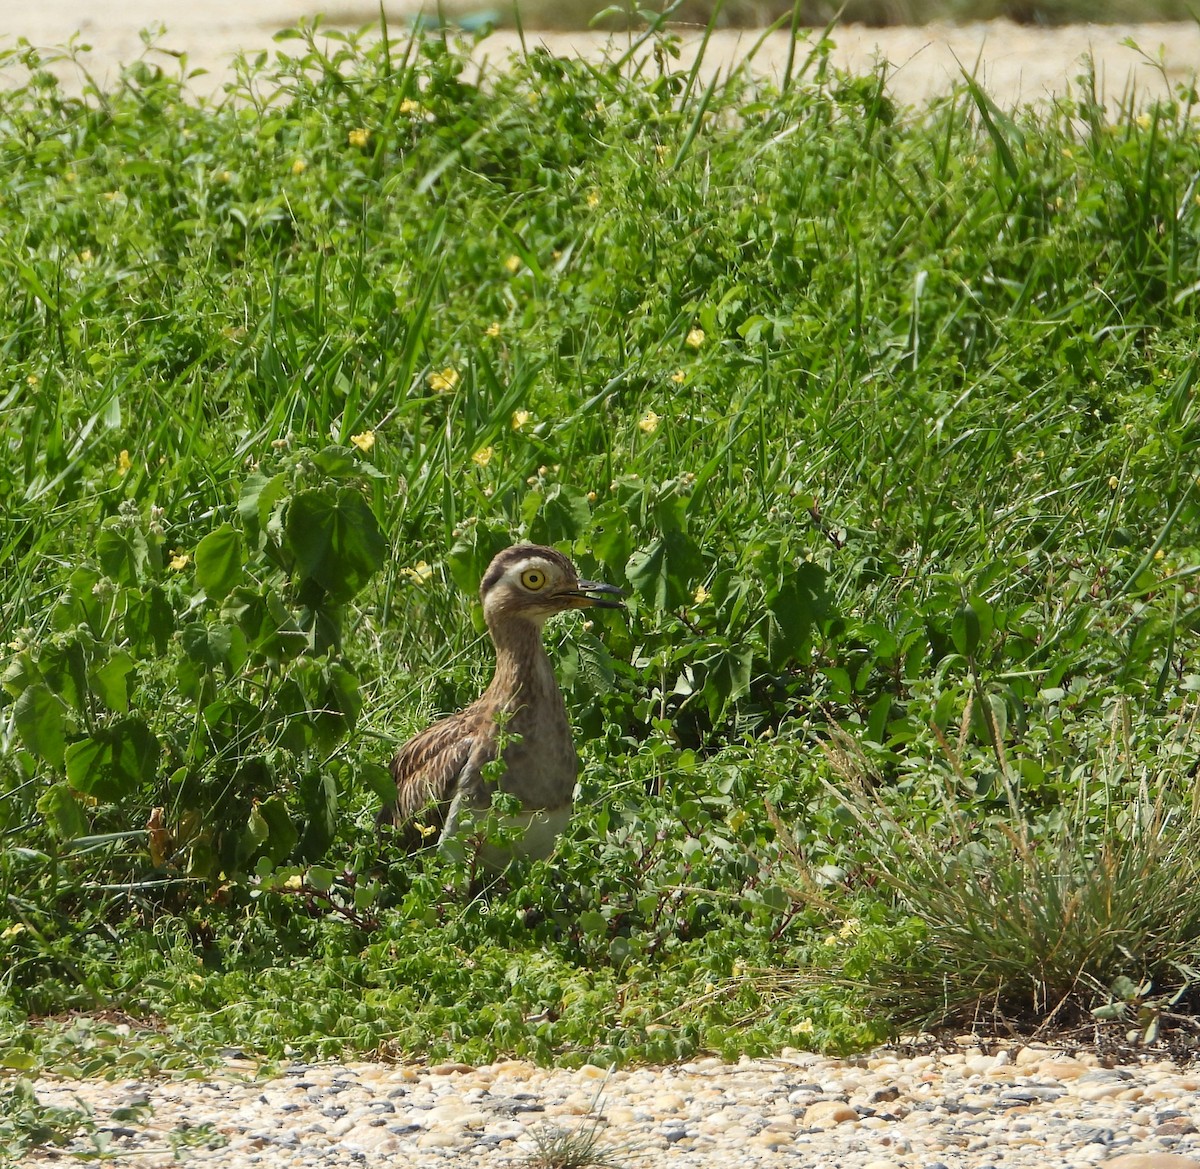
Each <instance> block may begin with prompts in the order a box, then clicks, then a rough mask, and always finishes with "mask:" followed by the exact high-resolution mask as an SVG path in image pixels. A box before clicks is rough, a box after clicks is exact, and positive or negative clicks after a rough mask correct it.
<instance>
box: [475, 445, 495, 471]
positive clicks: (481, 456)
mask: <svg viewBox="0 0 1200 1169" xmlns="http://www.w3.org/2000/svg"><path fill="white" fill-rule="evenodd" d="M495 453H496V448H495V447H491V446H485V447H481V448H480V449H479V450H477V451H476V452H475V453H474V454H473V455H472V456H471V462H472V463H474V464H475V466H477V467H486V466H487V465H488V463H490V462H491V461H492V455H494V454H495Z"/></svg>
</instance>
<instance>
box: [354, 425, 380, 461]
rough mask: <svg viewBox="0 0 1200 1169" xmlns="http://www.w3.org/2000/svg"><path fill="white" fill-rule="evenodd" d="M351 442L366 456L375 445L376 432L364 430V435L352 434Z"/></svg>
mask: <svg viewBox="0 0 1200 1169" xmlns="http://www.w3.org/2000/svg"><path fill="white" fill-rule="evenodd" d="M350 442H351V443H352V444H353V445H354V446H356V447H358V449H359V450H360V451H362V453H363V454H364V455H365V454H366V453H367V452H368V451H370V449H371V448H372V447H373V446H374V445H375V432H374V431H373V430H364V431H363V432H362V434H352V435H351V436H350Z"/></svg>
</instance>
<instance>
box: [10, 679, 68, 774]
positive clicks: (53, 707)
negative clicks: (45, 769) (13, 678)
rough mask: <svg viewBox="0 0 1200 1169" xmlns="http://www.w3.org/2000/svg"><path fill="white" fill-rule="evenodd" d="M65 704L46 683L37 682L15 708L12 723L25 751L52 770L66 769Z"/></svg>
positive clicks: (24, 693) (26, 690)
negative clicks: (64, 764)
mask: <svg viewBox="0 0 1200 1169" xmlns="http://www.w3.org/2000/svg"><path fill="white" fill-rule="evenodd" d="M63 709H64V707H63V702H62V699H61V698H59V697H58V695H56V694H54V693H53V692H52V691H51V689H50V687H49V686H47V685H46V684H45V683H44V682H35V683H34V684H33V685H32V686H29V687H27V688H26V689H25V691H24V692H23V693H22V695H21V697H20V698H18V699H17V701H16V704H15V705H14V706H13V722H14V724H15V725H16V728H17V733H18V734H19V735H20V736H21V742H22V743H23V744H24V745H25V747H26V749H27V750H29V751H31V752H32V753H33V754H34V755H36V756H37V757H38V758H39V759H42V760H44V761H45V762H46V763H49V764H50V765H51V766H53V767H61V766H62V765H63V757H64V751H65V748H66V741H67V740H66V730H65V727H64V721H63Z"/></svg>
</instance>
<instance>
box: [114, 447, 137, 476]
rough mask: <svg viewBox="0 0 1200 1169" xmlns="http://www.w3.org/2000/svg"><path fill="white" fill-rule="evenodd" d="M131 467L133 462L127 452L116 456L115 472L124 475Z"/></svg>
mask: <svg viewBox="0 0 1200 1169" xmlns="http://www.w3.org/2000/svg"><path fill="white" fill-rule="evenodd" d="M132 466H133V460H132V459H131V458H130V457H129V452H128V451H122V452H121V453H120V454H119V455H118V456H117V470H118V471H119V472H120V473H121V474H122V475H124V474H125V473H126V472H127V471H128V470H129V468H130V467H132Z"/></svg>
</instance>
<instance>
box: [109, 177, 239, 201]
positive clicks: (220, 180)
mask: <svg viewBox="0 0 1200 1169" xmlns="http://www.w3.org/2000/svg"><path fill="white" fill-rule="evenodd" d="M213 178H215V179H216V180H217V182H218V183H232V182H233V171H231V170H219V171H217V173H216V174H215V175H213ZM112 198H114V199H115V198H116V193H115V192H114V193H113V195H112Z"/></svg>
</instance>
